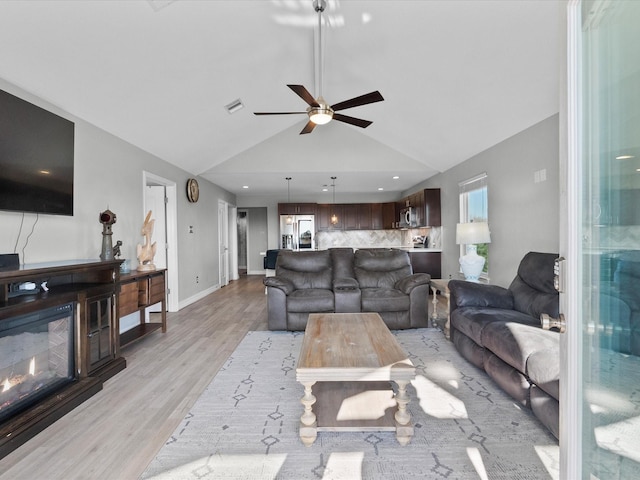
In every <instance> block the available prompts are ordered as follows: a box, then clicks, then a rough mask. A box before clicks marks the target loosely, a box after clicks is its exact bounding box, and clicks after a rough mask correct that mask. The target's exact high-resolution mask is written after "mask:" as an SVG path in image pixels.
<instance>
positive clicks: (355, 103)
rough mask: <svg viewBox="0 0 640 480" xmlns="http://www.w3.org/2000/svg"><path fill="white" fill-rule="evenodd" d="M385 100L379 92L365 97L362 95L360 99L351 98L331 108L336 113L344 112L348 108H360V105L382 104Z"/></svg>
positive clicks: (367, 94)
mask: <svg viewBox="0 0 640 480" xmlns="http://www.w3.org/2000/svg"><path fill="white" fill-rule="evenodd" d="M383 100H384V98H382V95H380V92H379V91H377V90H376V91H375V92H370V93H365V94H364V95H360V96H359V97H355V98H351V99H349V100H345V101H344V102H340V103H336V104H335V105H331V108H332V109H333V111H334V112H335V111H336V110H344V109H346V108H353V107H359V106H360V105H366V104H368V103H375V102H381V101H383Z"/></svg>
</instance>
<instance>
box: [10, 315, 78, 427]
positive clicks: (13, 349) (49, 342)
mask: <svg viewBox="0 0 640 480" xmlns="http://www.w3.org/2000/svg"><path fill="white" fill-rule="evenodd" d="M73 317H74V304H73V303H68V304H65V305H61V306H57V307H52V308H48V309H46V310H40V311H38V312H35V313H32V314H28V315H23V316H20V317H13V318H9V319H5V320H0V382H1V383H0V422H3V421H5V420H6V419H8V418H9V417H11V416H13V415H15V414H17V413H18V412H20V411H23V410H25V409H26V408H28V407H31V406H32V405H34V404H36V403H37V402H38V401H40V400H41V399H43V398H44V397H46V396H47V395H50V394H51V393H53V392H55V391H56V390H58V389H60V388H61V387H62V386H64V385H66V384H68V383H70V382H72V381H73V380H74V378H75V374H74V342H73V338H74V334H73V329H74V321H73Z"/></svg>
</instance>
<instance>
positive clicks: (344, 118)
mask: <svg viewBox="0 0 640 480" xmlns="http://www.w3.org/2000/svg"><path fill="white" fill-rule="evenodd" d="M333 119H334V120H338V121H339V122H344V123H349V124H351V125H355V126H356V127H360V128H367V127H368V126H369V125H371V124H372V123H373V122H371V121H369V120H362V119H361V118H355V117H349V116H348V115H342V114H341V113H334V114H333Z"/></svg>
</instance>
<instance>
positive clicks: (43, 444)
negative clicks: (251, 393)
mask: <svg viewBox="0 0 640 480" xmlns="http://www.w3.org/2000/svg"><path fill="white" fill-rule="evenodd" d="M263 278H264V277H262V276H241V278H240V280H237V281H234V282H232V283H231V284H230V285H228V286H226V287H224V288H222V289H220V290H218V291H216V292H214V293H212V294H211V295H208V296H207V297H206V298H204V299H202V300H200V301H198V302H196V303H194V304H193V305H190V306H189V307H186V308H184V309H182V310H181V311H180V312H178V313H169V314H168V315H167V322H168V328H167V333H165V334H162V333H160V332H156V333H154V334H152V335H150V336H149V337H147V338H145V339H143V340H141V341H139V342H138V343H135V344H133V345H130V346H129V347H127V348H125V349H124V350H123V352H122V353H123V356H124V357H125V358H126V360H127V368H126V369H125V370H123V371H122V372H120V373H118V374H117V375H116V376H114V377H112V378H111V379H109V380H108V381H107V382H106V383H105V385H104V389H103V390H102V391H101V392H99V393H98V394H96V395H95V396H93V397H91V398H90V399H89V400H88V401H86V402H84V403H83V404H81V405H80V406H78V407H77V408H75V409H74V410H73V411H71V412H70V413H68V414H67V415H65V416H64V417H63V418H61V419H60V420H58V421H57V422H55V423H54V424H53V425H51V426H50V427H48V428H47V429H46V430H44V431H43V432H41V433H40V434H39V435H37V436H36V437H34V438H33V439H31V440H29V441H28V442H27V443H25V444H24V445H22V446H21V447H20V448H18V449H17V450H15V451H13V452H12V453H11V454H9V455H8V456H6V457H5V458H3V459H2V460H0V479H1V480H5V479H6V480H8V479H11V480H22V479H24V480H35V479H37V480H58V479H60V480H62V479H64V480H70V479H91V480H108V479H114V480H135V479H137V478H138V477H139V476H140V475H141V474H142V472H144V470H145V469H146V467H147V465H148V464H149V463H150V462H151V460H153V458H154V457H155V455H156V453H157V452H158V451H159V450H160V448H161V447H162V446H163V445H164V443H165V442H166V440H167V439H168V438H169V436H170V435H171V434H172V433H173V431H174V430H175V429H176V427H177V426H178V424H179V422H180V421H181V420H182V419H183V418H184V416H185V415H186V414H187V413H188V412H189V409H190V408H191V406H192V405H193V404H194V403H195V401H196V400H197V399H198V397H199V396H200V394H201V393H202V391H203V390H204V389H205V387H206V386H207V385H208V384H209V383H210V382H211V380H212V379H213V377H214V376H215V374H216V373H217V372H218V369H219V368H220V367H221V366H222V365H223V363H224V361H225V360H226V359H227V358H228V357H229V355H230V354H231V353H232V352H233V350H235V348H236V346H237V345H238V343H239V342H240V341H241V340H242V339H243V338H244V336H245V334H246V333H247V332H248V331H250V330H266V329H267V301H266V297H265V294H264V286H263V284H262V279H263ZM443 300H444V299H441V302H440V304H439V306H438V309H439V311H441V310H442V306H443V304H442V301H443ZM429 307H431V305H430V304H429Z"/></svg>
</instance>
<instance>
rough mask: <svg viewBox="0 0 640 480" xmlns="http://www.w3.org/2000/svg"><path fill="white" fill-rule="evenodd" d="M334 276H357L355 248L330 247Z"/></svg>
mask: <svg viewBox="0 0 640 480" xmlns="http://www.w3.org/2000/svg"><path fill="white" fill-rule="evenodd" d="M329 252H330V254H331V261H332V263H333V278H334V279H336V278H355V274H354V272H353V248H348V247H345V248H330V249H329Z"/></svg>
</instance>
